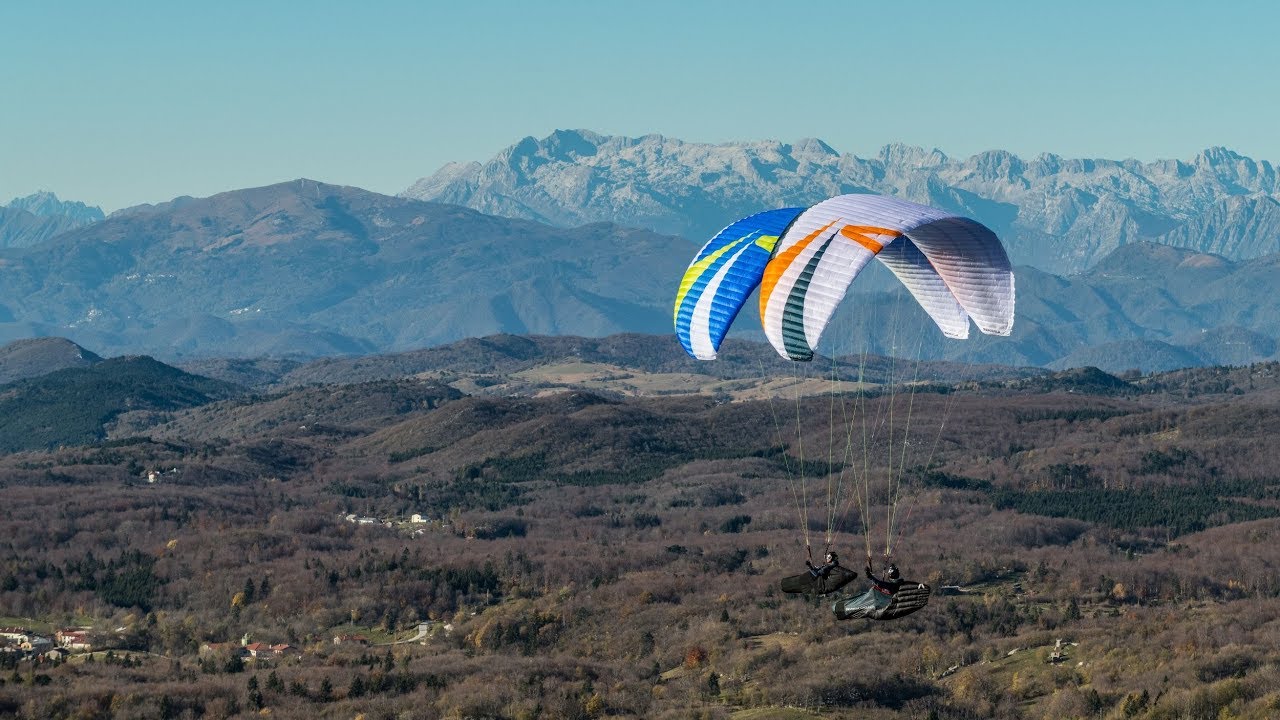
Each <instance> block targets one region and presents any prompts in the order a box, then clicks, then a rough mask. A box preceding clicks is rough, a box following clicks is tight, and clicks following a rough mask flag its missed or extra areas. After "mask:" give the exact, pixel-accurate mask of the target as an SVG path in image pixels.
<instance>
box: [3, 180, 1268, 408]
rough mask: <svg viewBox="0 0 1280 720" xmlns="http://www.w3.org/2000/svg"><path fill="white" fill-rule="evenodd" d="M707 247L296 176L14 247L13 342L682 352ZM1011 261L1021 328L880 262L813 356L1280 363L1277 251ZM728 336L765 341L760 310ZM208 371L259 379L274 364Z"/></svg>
mask: <svg viewBox="0 0 1280 720" xmlns="http://www.w3.org/2000/svg"><path fill="white" fill-rule="evenodd" d="M694 247H695V246H694V245H693V244H692V243H691V242H689V241H687V240H685V239H682V238H679V237H674V236H664V235H657V234H655V233H653V232H650V231H646V230H636V229H631V228H625V227H620V226H617V225H612V224H607V223H597V224H591V225H585V226H581V227H577V228H569V229H565V228H557V227H553V226H549V225H545V224H542V223H538V222H533V221H528V220H519V219H510V218H503V217H496V216H489V215H484V214H482V213H479V212H477V211H474V210H470V209H466V208H462V207H459V206H454V205H445V204H440V203H433V202H424V201H419V200H411V199H406V198H396V197H391V196H386V195H379V194H377V193H372V192H368V191H365V190H361V189H359V188H351V187H343V186H337V185H327V184H324V183H318V182H315V181H311V180H297V181H292V182H287V183H280V184H277V185H271V186H267V187H261V188H249V189H245V190H236V191H231V192H227V193H221V194H218V195H214V196H212V197H209V198H179V199H177V200H175V201H172V202H169V203H161V204H159V205H154V206H146V207H141V208H135V209H131V210H129V211H124V212H119V213H115V214H113V215H112V217H110V218H107V219H106V220H103V221H100V222H97V223H94V224H92V225H89V226H86V227H82V228H78V229H75V230H72V231H70V232H66V233H63V234H62V235H60V236H58V237H56V238H53V239H50V240H48V241H46V242H44V243H42V244H40V245H38V246H35V247H31V248H19V249H5V250H0V342H6V341H9V340H14V339H19V338H26V337H33V336H37V337H38V336H62V337H67V338H70V339H71V340H72V341H74V342H76V343H79V344H80V345H82V346H85V347H91V348H94V350H95V351H98V352H101V353H104V354H108V355H115V354H126V353H147V354H151V355H155V356H157V357H160V358H162V359H165V360H178V359H182V360H184V361H187V360H193V359H197V358H210V357H240V358H245V357H262V356H273V357H276V358H294V359H295V361H296V360H299V359H305V358H315V357H326V356H334V355H347V356H363V355H370V354H374V353H388V352H404V351H410V350H417V349H420V348H424V347H430V346H434V345H441V344H445V343H450V342H453V341H457V340H461V339H464V338H475V337H484V336H488V335H493V334H496V333H510V334H516V335H559V336H582V337H603V336H608V335H614V334H617V333H644V334H656V335H660V336H663V337H664V338H665V339H666V340H668V341H670V342H671V343H672V348H674V347H675V345H674V343H675V341H674V339H672V338H671V337H670V327H671V305H670V303H671V301H672V296H673V294H674V292H675V286H676V284H677V282H678V279H679V277H680V275H681V273H682V272H683V270H684V267H685V265H686V264H687V263H688V261H689V258H690V257H691V256H692V253H693V250H694ZM1015 273H1016V275H1017V287H1018V308H1017V320H1016V322H1015V325H1014V330H1013V334H1012V335H1011V336H1010V337H991V336H985V335H979V334H975V337H974V338H973V339H971V340H969V341H964V342H956V341H948V340H945V339H943V338H941V337H940V336H939V334H938V332H937V330H936V327H935V326H933V324H932V323H931V321H929V319H928V318H927V317H926V316H925V315H924V313H923V312H922V311H921V310H920V309H919V306H918V305H917V304H916V303H915V302H914V300H912V299H911V298H910V297H909V296H907V295H906V294H905V293H903V292H902V291H901V284H900V283H898V282H897V281H896V280H895V279H894V278H893V277H892V276H891V275H889V273H887V272H886V271H884V270H883V269H881V268H879V267H878V266H877V265H875V264H873V265H872V266H871V267H870V268H869V269H868V271H867V272H865V273H864V276H863V277H860V278H859V280H858V282H857V283H855V284H854V286H853V288H852V291H853V292H854V293H855V294H857V295H858V301H857V302H849V303H846V304H845V306H844V307H843V308H842V309H841V310H840V311H839V312H838V313H837V315H836V317H835V318H834V320H833V324H832V326H831V327H830V328H829V329H828V331H827V333H826V334H825V335H824V341H823V344H822V345H821V346H820V347H819V351H820V352H821V353H823V354H824V355H827V356H831V355H835V356H841V355H856V354H860V353H864V352H865V353H871V354H875V355H883V356H904V355H905V356H907V357H916V356H919V357H922V358H924V359H929V360H951V361H960V362H973V363H989V364H996V365H1004V366H1010V367H1019V366H1039V367H1048V368H1064V367H1069V366H1072V365H1079V364H1086V365H1097V366H1099V367H1102V368H1103V369H1105V370H1108V371H1112V372H1119V371H1124V370H1128V369H1135V368H1136V369H1142V370H1147V371H1155V370H1167V369H1171V368H1174V367H1181V366H1184V365H1201V364H1220V363H1233V364H1237V363H1247V362H1255V361H1259V360H1265V359H1271V358H1275V357H1276V356H1277V347H1278V342H1277V340H1278V339H1280V293H1276V292H1275V288H1277V287H1280V254H1273V255H1267V256H1263V257H1259V258H1255V259H1251V260H1242V261H1233V260H1230V259H1228V258H1225V257H1223V256H1221V255H1215V254H1208V253H1202V252H1197V251H1193V250H1188V249H1182V248H1176V247H1170V246H1167V245H1160V244H1156V243H1149V242H1135V243H1129V244H1126V245H1123V246H1121V247H1119V248H1118V249H1116V250H1114V251H1113V252H1111V253H1110V254H1109V255H1107V256H1105V257H1103V258H1102V259H1100V260H1099V261H1098V262H1097V263H1096V264H1095V265H1094V266H1093V267H1092V268H1091V269H1090V270H1089V271H1088V272H1086V273H1082V274H1078V275H1071V276H1061V275H1054V274H1051V273H1047V272H1044V271H1041V270H1037V269H1035V268H1031V267H1026V266H1021V267H1017V268H1016V269H1015ZM859 307H862V308H865V307H876V308H879V309H880V311H879V312H877V313H865V312H858V310H857V308H859ZM734 327H735V330H734V336H735V337H737V338H742V339H755V340H758V339H761V334H760V332H759V323H758V319H757V317H756V310H755V307H754V304H753V303H749V304H748V306H747V308H746V309H745V311H744V312H743V315H742V316H741V317H740V318H739V319H738V321H737V322H736V324H735V326H734ZM286 364H287V363H286ZM209 367H210V368H211V371H214V370H215V369H216V367H221V369H220V370H216V371H217V372H219V373H222V372H223V371H225V372H226V373H227V374H226V375H224V376H225V377H228V378H236V379H237V381H243V382H245V383H248V384H258V383H261V382H264V381H265V379H266V378H267V377H268V375H269V374H270V373H267V374H263V370H262V368H256V367H247V366H246V367H241V368H239V369H237V368H236V367H234V366H233V364H224V365H222V366H215V365H210V366H209ZM281 367H283V366H281ZM240 372H243V373H244V374H243V375H240V374H237V373H240Z"/></svg>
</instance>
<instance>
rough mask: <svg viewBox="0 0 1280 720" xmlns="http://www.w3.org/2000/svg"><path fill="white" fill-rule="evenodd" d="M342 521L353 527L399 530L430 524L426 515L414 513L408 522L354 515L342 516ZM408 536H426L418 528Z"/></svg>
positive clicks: (423, 531)
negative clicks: (377, 527)
mask: <svg viewBox="0 0 1280 720" xmlns="http://www.w3.org/2000/svg"><path fill="white" fill-rule="evenodd" d="M342 519H343V520H346V521H347V522H349V523H352V524H353V525H381V526H383V527H389V528H395V527H400V528H406V529H407V528H411V527H413V526H415V525H426V524H427V523H429V522H431V519H430V518H428V517H427V516H426V515H423V514H422V513H414V514H412V515H410V516H409V519H408V520H400V519H395V518H387V519H379V518H376V517H370V516H368V515H357V514H355V513H349V514H347V515H344V516H343V518H342ZM410 534H411V535H412V536H413V537H421V536H422V535H424V534H426V531H425V530H423V529H422V528H420V527H419V528H417V529H415V530H413V532H412V533H410Z"/></svg>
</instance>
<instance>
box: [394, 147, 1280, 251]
mask: <svg viewBox="0 0 1280 720" xmlns="http://www.w3.org/2000/svg"><path fill="white" fill-rule="evenodd" d="M851 192H875V193H881V194H887V195H894V196H898V197H902V198H905V199H908V200H912V201H915V202H920V203H924V204H927V205H932V206H936V207H941V208H945V209H948V210H953V211H955V212H958V213H961V214H965V215H969V216H971V217H974V218H976V219H978V220H979V221H981V222H983V223H985V224H986V225H988V226H990V227H991V228H992V229H993V230H995V231H996V232H997V233H998V234H999V235H1000V237H1001V238H1002V239H1003V240H1004V241H1005V243H1006V245H1007V246H1008V248H1009V251H1010V254H1011V256H1012V258H1013V260H1014V262H1015V264H1025V265H1032V266H1034V267H1037V268H1040V269H1043V270H1046V271H1049V272H1053V273H1057V274H1069V273H1074V272H1080V271H1082V270H1085V269H1086V268H1088V267H1090V266H1092V265H1093V264H1094V263H1096V262H1097V261H1098V260H1100V259H1101V258H1103V257H1105V256H1106V255H1107V254H1108V253H1110V252H1111V251H1113V250H1115V249H1116V248H1118V247H1120V246H1122V245H1125V244H1129V243H1134V242H1139V241H1144V240H1148V241H1153V242H1158V243H1161V244H1168V245H1175V246H1179V247H1185V248H1188V249H1192V250H1196V251H1198V252H1211V253H1216V254H1220V255H1223V256H1225V257H1227V258H1230V259H1233V260H1240V259H1249V258H1254V257H1260V256H1262V255H1268V254H1272V253H1276V252H1280V180H1278V179H1277V173H1276V168H1275V167H1274V166H1273V165H1272V164H1271V163H1269V162H1267V161H1257V160H1253V159H1250V158H1247V157H1244V156H1241V155H1239V154H1237V153H1235V152H1232V151H1230V150H1227V149H1224V148H1210V149H1208V150H1205V151H1204V152H1202V153H1200V154H1199V155H1197V156H1196V157H1195V158H1193V159H1191V160H1190V161H1187V162H1184V161H1180V160H1158V161H1155V162H1150V163H1143V162H1139V161H1136V160H1118V161H1117V160H1100V159H1066V158H1062V157H1059V156H1057V155H1051V154H1044V155H1040V156H1039V157H1036V158H1034V159H1032V160H1023V159H1022V158H1019V157H1017V156H1016V155H1013V154H1012V153H1009V152H1006V151H1003V150H992V151H988V152H984V153H979V154H977V155H974V156H972V157H970V158H967V159H954V158H949V157H947V156H946V155H945V154H943V153H942V152H941V151H939V150H926V149H923V148H918V147H910V146H906V145H899V144H895V145H887V146H885V147H884V148H882V149H881V150H880V152H879V153H878V154H877V155H876V156H874V157H871V158H859V157H857V156H854V155H852V154H848V153H845V154H841V153H839V152H838V151H836V150H835V149H833V148H832V147H831V146H830V145H827V144H826V143H824V142H822V141H821V140H816V139H805V140H800V141H797V142H795V143H782V142H777V141H759V142H733V143H723V144H707V143H689V142H684V141H681V140H678V139H674V138H667V137H663V136H661V135H646V136H644V137H639V138H629V137H621V136H606V135H599V134H596V133H594V132H591V131H588V130H558V131H556V132H554V133H552V134H551V135H549V136H547V137H546V138H543V139H541V140H537V139H534V138H532V137H527V138H525V139H524V140H521V141H520V142H518V143H516V144H515V145H512V146H511V147H509V148H507V149H506V150H504V151H502V152H501V153H499V154H498V155H497V156H495V157H494V158H492V159H491V160H489V161H487V162H484V163H479V162H471V163H451V164H449V165H446V166H444V167H442V168H440V169H439V170H438V171H437V172H436V173H435V174H433V175H430V176H428V177H424V178H422V179H420V180H418V181H417V182H415V183H414V184H413V185H412V186H410V187H409V188H408V189H406V190H405V191H404V192H403V193H402V195H403V196H404V197H412V198H418V199H422V200H436V201H440V202H449V203H456V204H459V205H465V206H467V207H471V208H475V209H477V210H480V211H482V212H485V213H489V214H494V215H502V216H507V217H520V218H529V219H535V220H538V221H541V222H546V223H550V224H553V225H561V226H573V225H580V224H583V223H588V222H595V221H599V220H602V219H606V218H607V219H609V220H611V221H613V222H618V223H620V224H624V225H634V226H639V227H647V228H650V229H653V230H655V231H658V232H663V233H672V234H678V235H682V236H684V237H687V238H691V239H693V240H702V239H705V238H707V237H710V236H711V235H712V234H714V233H715V232H716V231H718V230H719V229H720V228H722V227H724V226H725V225H727V224H728V223H729V222H731V221H733V220H735V219H737V218H740V217H744V216H746V215H749V214H751V213H753V212H757V211H759V210H762V209H769V208H775V207H786V206H795V205H807V204H812V203H814V202H817V201H819V200H822V199H824V198H826V197H829V196H832V195H837V194H841V193H851Z"/></svg>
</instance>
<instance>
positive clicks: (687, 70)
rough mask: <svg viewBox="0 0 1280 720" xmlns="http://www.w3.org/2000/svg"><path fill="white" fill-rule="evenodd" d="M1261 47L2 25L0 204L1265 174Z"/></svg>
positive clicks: (120, 6)
mask: <svg viewBox="0 0 1280 720" xmlns="http://www.w3.org/2000/svg"><path fill="white" fill-rule="evenodd" d="M800 8H803V9H802V10H801V9H800ZM1277 27H1280V4H1276V3H1270V2H1223V3H1210V2H1176V1H1169V2H1119V1H1117V0H1110V1H1105V2H1095V1H1093V0H1076V1H1073V2H1066V3H1034V2H971V3H968V2H954V1H948V2H924V1H913V0H907V1H905V2H890V1H888V0H883V1H881V2H875V3H868V2H858V1H856V0H841V1H839V2H829V3H822V2H811V3H803V4H792V3H782V2H750V1H747V0H741V1H738V2H696V1H694V0H688V1H687V2H665V1H663V0H650V1H647V2H641V3H632V2H617V3H614V2H568V1H554V0H544V1H540V2H481V1H473V2H466V3H463V2H458V3H449V4H444V3H431V2H377V1H376V0H367V1H366V2H360V3H355V2H280V1H275V2H272V1H268V0H256V1H253V2H240V1H233V0H221V1H220V2H214V3H210V2H201V3H195V2H172V1H170V2H130V1H129V0H121V1H120V2H100V1H95V2H87V1H86V2H75V1H62V2H42V1H40V0H13V1H12V2H4V3H0V67H2V68H3V69H4V80H3V84H2V85H0V88H2V92H3V97H4V98H5V102H4V103H3V104H0V203H2V202H7V201H8V200H9V199H10V198H12V197H14V196H17V195H26V194H28V193H30V192H33V191H35V190H37V189H48V190H53V191H55V192H57V193H58V194H59V195H60V196H61V197H64V198H70V199H78V200H83V201H85V202H88V203H90V204H100V205H102V206H103V207H104V208H106V209H108V210H111V209H116V208H120V207H123V206H127V205H132V204H136V203H142V202H157V201H162V200H167V199H169V198H171V197H174V196H177V195H196V196H201V195H209V194H212V193H215V192H220V191H223V190H229V189H234V188H240V187H250V186H254V185H263V184H268V183H272V182H278V181H282V180H288V179H292V178H297V177H309V178H313V179H317V180H323V181H326V182H333V183H341V184H349V185H357V186H360V187H365V188H368V189H371V190H376V191H379V192H385V193H395V192H399V191H400V190H403V189H404V188H405V187H407V186H408V185H409V184H410V183H411V182H413V181H414V180H415V179H417V178H418V177H421V176H423V175H428V174H430V173H432V172H434V171H435V170H436V169H437V168H438V167H439V166H440V165H442V164H443V163H445V162H448V161H451V160H461V161H465V160H487V159H488V158H489V157H491V156H492V155H493V154H494V153H496V152H498V151H499V150H501V149H502V148H504V147H506V146H508V145H510V144H512V143H514V142H516V141H517V140H519V139H520V138H522V137H524V136H526V135H534V136H537V137H542V136H545V135H546V134H548V133H549V132H551V131H552V130H554V129H556V128H587V129H592V130H595V131H598V132H602V133H605V134H624V135H642V134H646V133H661V134H664V135H668V136H672V137H678V138H682V139H685V140H691V141H706V142H719V141H726V140H757V139H778V140H784V141H790V140H795V139H798V138H802V137H819V138H822V139H824V140H826V141H827V142H828V143H830V144H831V145H832V146H833V147H835V148H836V149H837V150H840V151H841V152H852V153H855V154H859V155H864V156H865V155H869V154H872V153H874V152H875V151H876V150H877V149H878V148H879V147H880V146H882V145H884V144H885V143H889V142H899V141H900V142H906V143H910V144H915V145H922V146H926V147H937V148H939V149H941V150H943V151H944V152H946V153H947V154H949V155H954V156H965V155H969V154H972V153H975V152H979V151H982V150H987V149H992V148H1003V149H1007V150H1011V151H1013V152H1016V153H1018V154H1020V155H1022V156H1024V157H1031V156H1034V155H1036V154H1038V153H1041V152H1055V153H1058V154H1061V155H1065V156H1069V157H1107V158H1129V157H1133V158H1138V159H1141V160H1152V159H1156V158H1169V157H1173V158H1184V159H1185V158H1190V157H1192V156H1194V155H1195V153H1197V152H1198V151H1200V150H1202V149H1204V148H1205V147H1208V146H1212V145H1225V146H1227V147H1230V148H1232V149H1234V150H1237V151H1239V152H1241V153H1243V154H1246V155H1249V156H1251V157H1254V158H1257V159H1266V160H1270V161H1272V162H1275V161H1280V132H1277V128H1280V92H1277V90H1280V80H1278V79H1277V68H1280V42H1277V36H1276V28H1277Z"/></svg>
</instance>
